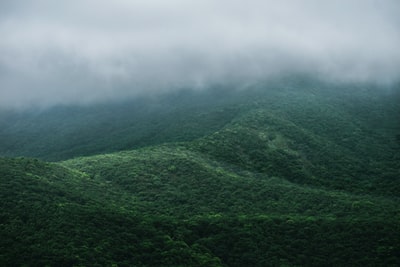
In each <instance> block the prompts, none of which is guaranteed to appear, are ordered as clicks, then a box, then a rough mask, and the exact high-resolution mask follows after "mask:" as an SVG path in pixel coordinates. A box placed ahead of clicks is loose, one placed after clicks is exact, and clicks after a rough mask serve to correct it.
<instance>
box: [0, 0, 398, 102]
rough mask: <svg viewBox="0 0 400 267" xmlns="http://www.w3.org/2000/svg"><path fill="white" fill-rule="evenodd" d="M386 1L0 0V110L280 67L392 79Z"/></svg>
mask: <svg viewBox="0 0 400 267" xmlns="http://www.w3.org/2000/svg"><path fill="white" fill-rule="evenodd" d="M399 14H400V1H398V0H393V1H391V0H376V1H373V0H335V1H333V0H332V1H321V0H319V1H318V0H292V1H289V0H279V1H278V0H276V1H271V0H253V1H252V0H250V1H239V0H192V1H188V0H140V1H135V0H112V1H102V0H68V1H53V0H31V1H28V0H26V1H22V0H2V1H1V2H0V106H4V107H9V106H20V105H22V106H24V105H48V104H57V103H70V102H90V101H95V100H105V99H109V98H116V97H117V98H118V97H124V96H127V95H134V94H136V93H143V92H158V91H163V90H171V88H177V87H193V88H198V87H202V86H204V85H206V84H208V83H210V82H211V83H212V82H224V81H227V80H229V81H237V82H242V81H245V82H251V81H254V80H258V79H264V78H266V77H270V76H273V75H276V74H280V73H286V72H298V71H301V72H309V73H315V74H318V75H322V76H325V77H327V78H329V79H338V80H344V81H374V82H391V81H394V80H398V79H399V77H400V49H399V47H400V16H399Z"/></svg>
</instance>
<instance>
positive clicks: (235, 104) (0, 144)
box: [0, 79, 400, 266]
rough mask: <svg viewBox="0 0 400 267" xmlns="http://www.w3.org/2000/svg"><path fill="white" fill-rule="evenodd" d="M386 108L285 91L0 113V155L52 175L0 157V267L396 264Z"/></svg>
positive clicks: (381, 101) (370, 97) (257, 88)
mask: <svg viewBox="0 0 400 267" xmlns="http://www.w3.org/2000/svg"><path fill="white" fill-rule="evenodd" d="M348 89H349V90H348ZM350 89H351V91H350ZM378 89H379V88H378ZM194 96H195V97H194ZM396 97H397V95H396V94H395V93H393V92H389V91H387V92H384V90H383V89H381V88H380V89H379V90H377V88H375V87H373V86H371V87H365V88H364V87H362V88H358V87H357V86H355V85H352V87H346V86H343V85H342V86H338V85H330V84H322V83H320V82H317V81H315V80H307V79H303V80H301V79H300V80H299V79H295V80H285V81H277V82H275V83H270V84H268V85H266V84H258V85H254V86H252V87H251V88H247V89H246V90H236V91H229V90H225V89H218V90H216V91H208V92H194V93H190V94H188V95H184V94H183V95H180V94H176V95H174V96H165V98H164V100H162V101H161V100H160V101H153V100H152V101H153V102H151V101H150V100H146V101H145V102H143V103H142V106H140V105H139V103H140V102H136V103H137V104H138V105H139V106H135V105H133V106H132V102H126V103H120V104H118V103H115V104H113V105H105V104H104V105H97V106H92V107H85V108H81V109H76V108H67V107H64V108H53V109H51V111H41V112H37V113H32V114H27V113H25V114H22V113H14V114H11V113H2V115H1V116H0V124H1V125H2V126H4V127H2V128H0V129H1V130H0V136H1V138H0V140H1V141H0V151H1V155H14V156H15V155H18V156H33V155H35V156H39V157H41V158H46V159H48V160H52V161H53V162H52V163H49V162H44V161H41V160H38V159H27V158H0V180H1V190H0V205H1V210H0V236H1V237H2V238H1V239H0V246H1V248H2V249H1V252H0V265H2V266H10V265H14V266H15V265H16V266H24V265H27V266H46V265H48V266H113V265H114V266H115V265H117V266H246V265H247V266H249V265H250V266H326V265H333V266H362V265H364V266H398V265H400V257H399V254H398V251H400V247H399V244H400V236H399V235H398V233H399V232H400V224H399V221H400V212H399V211H400V206H399V192H400V188H399V185H400V181H399V179H400V178H399V177H400V150H399V148H400V144H399V143H397V141H396V136H397V135H398V133H399V132H400V124H399V121H398V118H399V117H398V115H399V114H400V102H398V101H397V100H396ZM196 100H199V102H196ZM149 103H151V105H150V104H149ZM147 104H149V105H147ZM57 110H58V112H55V113H54V111H57ZM13 116H14V117H13ZM63 134H65V135H64V136H63ZM133 148H135V149H133ZM82 155H86V156H84V157H81V156H82ZM78 156H79V157H78ZM58 159H63V161H58V162H54V161H56V160H58Z"/></svg>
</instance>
